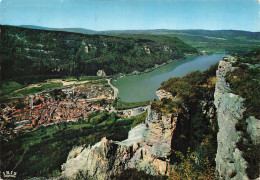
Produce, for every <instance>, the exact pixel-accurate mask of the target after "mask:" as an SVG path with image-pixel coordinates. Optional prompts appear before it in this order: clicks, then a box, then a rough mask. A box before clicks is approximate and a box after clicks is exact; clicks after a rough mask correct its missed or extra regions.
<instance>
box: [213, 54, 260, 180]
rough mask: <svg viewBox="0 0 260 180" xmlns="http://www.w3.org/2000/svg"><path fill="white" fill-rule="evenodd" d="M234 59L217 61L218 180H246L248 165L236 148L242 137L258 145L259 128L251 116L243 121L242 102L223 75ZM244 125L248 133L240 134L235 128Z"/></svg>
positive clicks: (239, 149) (230, 69)
mask: <svg viewBox="0 0 260 180" xmlns="http://www.w3.org/2000/svg"><path fill="white" fill-rule="evenodd" d="M235 61H236V59H235V58H233V57H227V58H225V59H224V60H222V61H220V63H219V67H218V70H217V74H216V75H217V81H216V87H215V94H214V99H215V100H214V104H215V106H216V108H217V119H218V126H219V132H218V135H217V141H218V148H217V155H216V170H217V172H218V175H219V177H220V179H239V180H240V179H249V174H248V171H247V168H248V166H249V162H247V161H246V159H245V158H244V154H243V153H244V152H243V151H242V150H241V148H239V147H238V143H239V142H243V143H245V142H248V140H245V137H244V133H248V134H249V135H250V138H251V139H249V140H250V141H252V142H253V143H254V144H255V145H257V144H259V141H257V139H258V140H259V139H260V134H259V133H260V124H259V122H260V121H259V120H258V119H256V118H254V117H253V116H251V117H249V118H247V119H245V117H244V116H243V112H244V111H245V110H246V109H245V106H244V99H243V98H242V97H240V96H238V95H235V94H233V93H231V92H232V89H231V88H230V85H229V84H228V83H227V80H226V75H227V73H228V72H232V71H234V70H235V69H236V67H232V64H233V62H235ZM242 121H246V126H247V128H246V129H247V130H246V131H247V132H243V131H241V130H239V129H238V128H236V127H237V124H238V123H240V122H242Z"/></svg>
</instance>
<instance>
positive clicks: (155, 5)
mask: <svg viewBox="0 0 260 180" xmlns="http://www.w3.org/2000/svg"><path fill="white" fill-rule="evenodd" d="M0 24H2V25H13V26H21V25H28V26H41V27H47V28H82V29H89V30H94V31H113V30H118V31H120V30H156V29H166V30H242V31H251V32H259V31H260V0H161V1H159V0H147V1H145V0H131V1H128V0H44V1H43V0H23V1H20V0H0Z"/></svg>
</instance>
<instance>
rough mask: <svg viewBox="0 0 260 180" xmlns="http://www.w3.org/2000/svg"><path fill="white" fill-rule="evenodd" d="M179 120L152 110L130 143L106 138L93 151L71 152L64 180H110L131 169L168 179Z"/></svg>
mask: <svg viewBox="0 0 260 180" xmlns="http://www.w3.org/2000/svg"><path fill="white" fill-rule="evenodd" d="M176 120H177V118H176V117H172V115H170V114H163V115H161V114H158V113H156V112H154V111H151V110H150V109H149V112H148V117H147V119H146V122H145V124H141V125H138V126H136V127H135V128H133V129H132V130H131V131H129V134H128V139H126V140H124V141H121V142H116V141H112V140H108V139H106V138H103V139H102V140H101V141H100V142H98V143H96V144H95V145H94V146H92V147H88V148H82V147H78V148H75V149H74V150H72V151H71V152H70V154H69V156H68V159H67V162H66V163H65V164H63V165H62V170H63V171H62V174H61V178H62V179H77V178H79V179H80V178H89V179H111V178H113V176H115V175H116V174H118V173H120V172H122V171H123V170H126V169H128V168H135V169H137V170H142V171H144V172H146V173H147V174H151V175H166V174H167V173H168V170H169V168H170V164H169V162H168V161H169V160H168V159H167V158H168V156H169V155H170V153H171V141H172V135H173V131H174V129H175V123H176Z"/></svg>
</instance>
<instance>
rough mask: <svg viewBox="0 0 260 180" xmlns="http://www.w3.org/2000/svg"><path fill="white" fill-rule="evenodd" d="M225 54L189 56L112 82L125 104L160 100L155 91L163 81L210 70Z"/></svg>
mask: <svg viewBox="0 0 260 180" xmlns="http://www.w3.org/2000/svg"><path fill="white" fill-rule="evenodd" d="M223 56H225V55H223V54H212V55H203V56H189V57H187V58H186V59H183V60H178V61H175V62H171V63H169V64H166V65H165V66H161V67H159V68H157V69H155V70H153V71H151V72H148V73H143V74H140V75H131V76H125V77H123V78H120V79H118V80H117V81H115V80H114V81H112V84H113V85H114V86H115V87H117V88H118V90H119V97H120V98H121V100H122V101H125V102H140V101H148V100H153V99H155V98H156V99H158V98H157V96H156V94H155V91H156V90H157V89H158V88H159V87H160V85H161V83H162V82H163V81H166V80H168V79H169V78H171V77H180V76H183V75H185V74H187V73H189V72H191V71H195V70H201V71H204V70H206V69H208V68H209V67H210V66H211V65H214V64H216V63H218V62H219V61H220V60H221V59H222V57H223Z"/></svg>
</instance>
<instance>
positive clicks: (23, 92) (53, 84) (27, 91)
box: [18, 83, 63, 95]
mask: <svg viewBox="0 0 260 180" xmlns="http://www.w3.org/2000/svg"><path fill="white" fill-rule="evenodd" d="M62 85H63V84H62V83H51V84H45V85H42V86H41V87H33V88H30V89H23V90H21V91H18V92H19V93H21V94H23V95H27V94H33V93H38V92H41V91H43V90H44V89H49V88H55V87H60V86H62Z"/></svg>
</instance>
